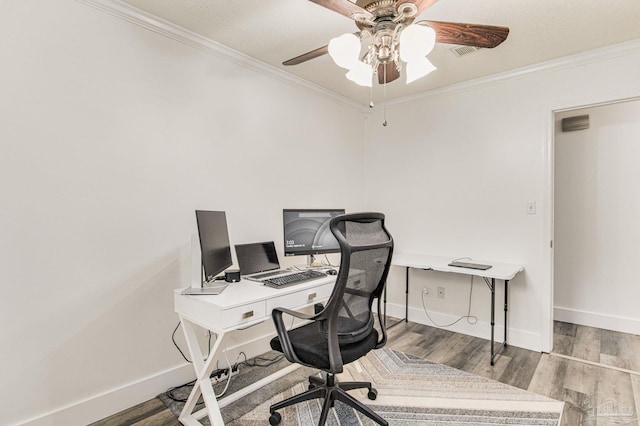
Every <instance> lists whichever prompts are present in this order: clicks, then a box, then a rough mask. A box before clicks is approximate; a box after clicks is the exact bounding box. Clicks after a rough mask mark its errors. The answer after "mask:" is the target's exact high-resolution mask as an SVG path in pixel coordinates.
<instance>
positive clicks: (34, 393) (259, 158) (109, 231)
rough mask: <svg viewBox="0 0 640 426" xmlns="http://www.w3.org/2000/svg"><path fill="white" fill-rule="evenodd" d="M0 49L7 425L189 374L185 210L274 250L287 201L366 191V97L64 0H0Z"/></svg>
mask: <svg viewBox="0 0 640 426" xmlns="http://www.w3.org/2000/svg"><path fill="white" fill-rule="evenodd" d="M0 56H1V57H2V66H1V67H0V93H1V96H0V117H1V121H2V124H1V125H0V141H1V142H0V143H1V145H2V154H1V155H0V187H1V190H0V194H2V197H1V201H0V203H1V209H0V224H1V228H0V229H1V230H2V231H1V238H0V265H1V267H0V274H1V277H2V278H1V279H2V289H3V295H2V298H1V299H0V300H1V301H0V305H1V309H0V323H2V327H1V330H2V331H1V333H2V337H1V341H2V350H1V351H0V377H2V386H1V387H0V401H2V402H1V403H0V404H1V408H0V423H2V424H13V423H16V422H23V421H26V420H27V419H33V418H39V417H40V416H42V415H45V414H47V413H48V414H50V415H49V416H45V417H44V418H40V419H39V420H37V421H34V422H33V424H65V425H73V424H87V423H89V422H91V421H93V420H96V419H98V418H102V417H105V416H106V415H109V414H112V413H114V412H117V411H119V410H120V409H123V408H126V407H129V406H132V405H133V404H135V403H136V402H140V401H143V400H146V399H148V398H150V397H152V396H155V395H156V394H158V393H160V392H162V391H163V390H165V389H166V388H167V387H169V386H171V385H177V384H181V383H183V382H184V381H186V380H187V378H188V376H190V375H191V373H192V371H190V367H189V366H185V364H186V363H185V362H184V360H183V359H182V358H181V356H180V355H179V353H178V352H177V351H176V350H175V348H174V347H173V344H172V342H171V332H172V331H173V329H174V327H175V326H176V324H177V321H178V319H177V316H176V315H175V313H174V312H173V299H172V296H173V295H172V290H173V289H174V288H178V287H182V286H185V285H187V284H188V282H189V279H190V238H191V235H192V233H195V232H196V228H195V215H194V210H195V209H212V210H213V209H220V210H226V211H227V215H228V219H229V232H230V237H231V240H232V243H239V242H248V241H263V240H274V241H276V243H278V246H279V247H280V250H281V247H282V244H281V238H282V236H281V235H282V213H281V210H282V208H283V207H335V206H338V207H344V208H346V209H347V210H350V211H354V210H360V209H362V207H363V205H364V195H363V194H364V182H363V179H362V176H363V161H362V152H363V149H364V145H363V140H362V136H361V134H362V129H363V120H362V116H361V113H360V111H358V110H357V109H355V108H354V107H353V106H352V105H350V104H348V103H346V102H344V103H342V102H339V101H338V100H336V99H335V97H334V98H332V97H329V96H326V95H324V94H322V93H321V92H320V91H316V90H315V89H314V88H312V87H307V86H304V85H303V84H298V85H296V84H293V83H287V82H286V81H285V79H281V78H274V77H272V76H269V75H264V74H260V73H258V72H256V71H254V70H251V69H249V68H247V67H244V66H241V65H237V64H235V63H232V62H229V61H225V60H222V59H220V58H218V57H216V56H214V55H212V54H209V53H206V52H204V51H203V50H202V49H196V48H193V47H189V46H187V45H185V44H183V43H180V42H178V41H175V40H172V39H170V38H167V37H165V36H162V35H160V34H158V33H156V32H152V31H149V30H147V29H144V28H141V27H139V26H137V25H134V24H132V23H130V22H127V21H125V20H122V19H119V18H117V17H115V16H112V15H110V14H108V13H105V12H104V11H102V10H98V9H95V8H93V7H90V6H89V5H87V4H84V3H81V2H77V1H71V0H61V1H56V2H48V1H38V0H3V1H2V5H1V6H0ZM327 123H330V124H331V125H327ZM345 182H346V183H347V184H345ZM258 333H260V331H258ZM179 341H181V342H183V339H182V338H181V337H179ZM183 348H184V346H183ZM265 349H266V348H265ZM181 380H184V381H181ZM96 401H98V402H96ZM65 412H67V413H69V414H67V415H65Z"/></svg>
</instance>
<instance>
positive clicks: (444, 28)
mask: <svg viewBox="0 0 640 426" xmlns="http://www.w3.org/2000/svg"><path fill="white" fill-rule="evenodd" d="M416 24H419V25H426V26H429V27H431V28H433V29H434V30H435V32H436V42H438V43H449V44H460V45H463V46H475V47H485V48H489V49H491V48H493V47H496V46H498V45H499V44H500V43H502V42H503V41H505V40H506V38H507V36H508V35H509V28H507V27H497V26H494V25H480V24H462V23H458V22H438V21H420V22H416Z"/></svg>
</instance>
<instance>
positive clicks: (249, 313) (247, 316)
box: [242, 311, 253, 319]
mask: <svg viewBox="0 0 640 426" xmlns="http://www.w3.org/2000/svg"><path fill="white" fill-rule="evenodd" d="M252 316H253V311H249V312H245V313H244V314H242V319H247V318H251V317H252Z"/></svg>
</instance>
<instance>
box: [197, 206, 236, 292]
mask: <svg viewBox="0 0 640 426" xmlns="http://www.w3.org/2000/svg"><path fill="white" fill-rule="evenodd" d="M196 221H197V222H198V236H199V237H200V251H201V253H202V267H203V268H204V278H205V281H209V280H211V279H213V278H215V276H216V275H218V274H219V273H220V272H222V271H224V270H225V269H227V268H228V267H229V266H231V265H232V264H233V261H232V260H231V245H230V244H229V231H228V229H227V216H226V214H225V212H216V211H206V210H196Z"/></svg>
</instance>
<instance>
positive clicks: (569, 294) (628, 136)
mask: <svg viewBox="0 0 640 426" xmlns="http://www.w3.org/2000/svg"><path fill="white" fill-rule="evenodd" d="M584 114H587V115H589V121H590V127H589V129H586V130H581V131H575V132H564V133H563V132H562V131H561V120H562V119H563V118H566V117H572V116H576V115H584ZM639 163H640V101H634V102H623V103H617V104H612V105H605V106H599V107H596V108H586V109H580V110H575V111H566V112H563V113H560V114H557V115H556V138H555V238H554V241H555V262H554V263H555V280H554V281H555V318H556V319H559V320H563V321H568V322H574V323H578V324H585V325H590V326H595V327H600V328H607V329H613V330H618V331H624V332H631V333H636V334H640V312H639V311H638V302H637V301H638V300H640V287H639V286H638V285H636V280H637V276H636V269H637V265H638V264H640V223H639V222H638V218H640V186H639V185H638V182H640V168H639V167H638V164H639Z"/></svg>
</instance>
